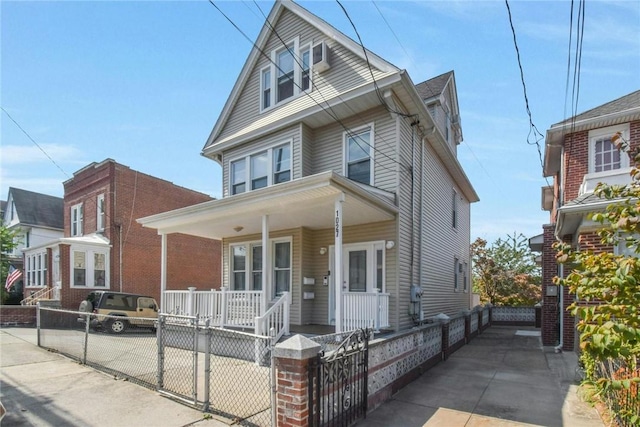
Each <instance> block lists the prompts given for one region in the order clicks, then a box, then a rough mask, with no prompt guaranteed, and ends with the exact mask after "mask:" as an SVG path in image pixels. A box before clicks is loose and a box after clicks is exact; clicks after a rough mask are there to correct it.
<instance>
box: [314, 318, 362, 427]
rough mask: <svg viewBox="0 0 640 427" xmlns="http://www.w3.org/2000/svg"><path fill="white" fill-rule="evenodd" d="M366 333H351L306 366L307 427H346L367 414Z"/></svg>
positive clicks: (358, 331)
mask: <svg viewBox="0 0 640 427" xmlns="http://www.w3.org/2000/svg"><path fill="white" fill-rule="evenodd" d="M369 337H370V331H369V330H363V329H359V330H357V331H354V332H352V333H351V334H350V335H349V336H348V337H347V338H346V339H345V340H344V341H342V343H341V344H340V346H339V347H338V348H337V349H336V350H335V351H332V352H330V353H329V354H325V353H324V352H322V353H319V354H318V357H317V358H316V359H315V360H313V362H312V363H310V365H309V385H310V386H309V425H310V426H313V427H325V426H345V427H346V426H350V425H351V424H353V423H354V422H355V421H357V420H358V419H360V418H363V417H365V416H366V414H367V395H368V390H367V372H368V360H369Z"/></svg>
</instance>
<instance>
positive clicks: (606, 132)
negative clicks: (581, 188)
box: [589, 123, 629, 173]
mask: <svg viewBox="0 0 640 427" xmlns="http://www.w3.org/2000/svg"><path fill="white" fill-rule="evenodd" d="M617 132H620V134H621V137H622V140H624V141H627V142H629V124H628V123H627V124H624V125H618V126H609V127H606V128H600V129H594V130H591V131H589V173H606V172H608V171H612V170H617V169H624V168H628V167H629V155H628V154H627V153H625V152H622V151H621V150H619V149H618V148H617V147H616V146H615V144H613V142H611V138H612V137H613V135H614V134H616V133H617Z"/></svg>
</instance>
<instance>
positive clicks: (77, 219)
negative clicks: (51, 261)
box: [71, 203, 83, 237]
mask: <svg viewBox="0 0 640 427" xmlns="http://www.w3.org/2000/svg"><path fill="white" fill-rule="evenodd" d="M82 216H83V209H82V203H79V204H77V205H75V206H72V207H71V236H72V237H73V236H82Z"/></svg>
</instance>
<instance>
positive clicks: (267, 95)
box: [261, 68, 271, 110]
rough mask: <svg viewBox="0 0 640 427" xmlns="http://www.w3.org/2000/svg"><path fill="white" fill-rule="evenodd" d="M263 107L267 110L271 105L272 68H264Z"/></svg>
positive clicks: (262, 82) (262, 79) (262, 81)
mask: <svg viewBox="0 0 640 427" xmlns="http://www.w3.org/2000/svg"><path fill="white" fill-rule="evenodd" d="M261 85H262V90H261V93H262V109H263V110H265V109H267V108H269V107H271V69H270V68H267V69H264V70H262V78H261Z"/></svg>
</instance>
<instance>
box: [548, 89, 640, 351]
mask: <svg viewBox="0 0 640 427" xmlns="http://www.w3.org/2000/svg"><path fill="white" fill-rule="evenodd" d="M617 132H620V134H621V136H622V138H623V139H624V140H625V141H627V142H628V143H629V145H630V148H631V149H632V150H633V149H635V148H636V147H638V146H639V145H640V91H636V92H633V93H630V94H628V95H625V96H623V97H621V98H618V99H616V100H614V101H611V102H608V103H606V104H604V105H601V106H599V107H596V108H593V109H591V110H589V111H586V112H584V113H582V114H578V115H576V116H575V117H571V118H569V119H567V120H565V121H563V122H560V123H557V124H555V125H553V126H551V128H550V129H549V130H547V136H546V141H545V156H544V176H545V177H553V185H552V186H549V187H544V188H543V189H542V208H543V209H544V210H547V211H549V212H550V223H549V224H546V225H544V226H543V244H542V248H541V249H542V295H543V307H542V343H543V345H547V346H558V348H562V349H564V350H573V349H574V348H576V347H575V344H576V340H577V335H576V333H575V319H574V318H573V316H571V314H570V313H569V312H567V310H566V307H568V306H569V305H570V304H571V303H572V302H573V299H574V298H575V297H574V296H573V295H570V294H569V293H568V291H567V289H563V288H557V287H556V286H554V285H553V278H554V277H555V276H557V275H566V273H567V272H566V271H563V267H561V266H558V264H557V263H556V259H555V251H554V250H553V248H552V245H553V243H554V242H555V241H558V240H562V241H565V242H568V243H571V244H572V246H574V247H576V248H578V249H580V250H590V251H593V252H599V251H614V252H618V251H619V250H624V248H618V247H615V248H614V247H612V246H611V245H603V244H602V243H601V242H600V237H599V236H598V235H597V234H596V232H597V230H598V228H599V226H600V225H599V224H598V223H595V222H593V221H590V220H589V219H588V218H587V214H589V213H590V212H596V211H599V210H602V209H604V208H605V207H606V205H607V204H608V202H607V201H606V200H603V199H600V198H598V197H597V196H595V195H594V194H593V190H594V189H595V187H596V185H597V184H598V183H599V182H606V183H608V184H627V183H629V182H630V181H631V178H630V175H629V172H630V171H631V167H630V159H629V155H628V154H627V152H621V151H620V150H618V149H617V148H616V146H615V145H614V144H613V143H612V142H611V138H612V136H613V135H614V134H616V133H617ZM560 313H562V316H560ZM561 331H562V333H561Z"/></svg>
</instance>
